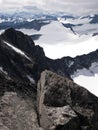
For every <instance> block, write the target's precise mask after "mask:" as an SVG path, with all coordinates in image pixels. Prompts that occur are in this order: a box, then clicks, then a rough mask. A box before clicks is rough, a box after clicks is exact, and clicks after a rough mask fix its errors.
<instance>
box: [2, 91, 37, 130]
mask: <svg viewBox="0 0 98 130" xmlns="http://www.w3.org/2000/svg"><path fill="white" fill-rule="evenodd" d="M0 108H1V111H0V130H3V129H4V130H37V128H38V121H37V114H36V112H35V110H34V106H33V103H32V102H31V101H30V100H27V99H26V100H24V99H22V98H21V97H19V96H18V95H17V93H15V92H5V93H4V96H2V98H1V100H0Z"/></svg>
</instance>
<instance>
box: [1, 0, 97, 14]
mask: <svg viewBox="0 0 98 130" xmlns="http://www.w3.org/2000/svg"><path fill="white" fill-rule="evenodd" d="M25 7H26V9H27V7H29V9H32V10H33V7H36V8H38V9H41V10H43V11H48V12H65V13H68V14H74V15H75V14H76V15H81V14H82V15H86V14H98V0H86V1H85V0H48V1H47V0H37V1H35V0H20V1H18V0H0V11H1V12H2V11H4V10H5V11H10V10H11V9H12V8H13V9H14V10H15V9H19V10H22V9H24V8H25Z"/></svg>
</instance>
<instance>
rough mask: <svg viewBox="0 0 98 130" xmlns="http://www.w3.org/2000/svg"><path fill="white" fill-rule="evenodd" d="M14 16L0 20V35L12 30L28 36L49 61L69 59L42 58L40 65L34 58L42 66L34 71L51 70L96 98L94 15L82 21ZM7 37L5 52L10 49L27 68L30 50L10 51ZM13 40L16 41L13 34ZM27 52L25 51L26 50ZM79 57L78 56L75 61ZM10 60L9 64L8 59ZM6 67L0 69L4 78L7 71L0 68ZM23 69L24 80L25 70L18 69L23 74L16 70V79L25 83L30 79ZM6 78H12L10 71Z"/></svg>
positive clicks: (97, 71) (97, 35)
mask: <svg viewBox="0 0 98 130" xmlns="http://www.w3.org/2000/svg"><path fill="white" fill-rule="evenodd" d="M16 16H17V15H16ZM16 16H11V17H10V16H0V17H1V18H0V29H1V30H0V31H1V32H3V31H4V30H5V29H6V28H9V27H13V28H15V29H16V30H19V31H22V32H23V33H25V34H28V35H29V36H30V37H31V38H32V39H34V41H35V44H36V45H40V46H41V47H43V48H44V50H45V55H46V56H47V57H49V58H52V59H56V58H61V57H63V56H70V57H69V58H61V59H60V60H59V59H58V60H50V59H49V58H45V56H44V58H42V59H43V62H44V63H42V61H41V59H39V58H38V62H39V64H41V65H42V66H41V67H42V68H40V67H39V66H37V67H38V68H40V69H39V70H40V71H42V70H43V69H47V68H48V69H49V68H52V70H54V71H55V72H58V73H61V74H63V75H67V76H68V77H70V78H72V79H73V80H74V81H75V82H76V83H78V84H80V85H82V86H85V87H87V88H88V89H89V90H90V91H91V92H93V93H94V94H96V95H97V96H98V93H97V91H96V90H97V78H98V60H97V53H98V52H97V51H98V50H97V51H96V49H98V15H89V16H82V17H75V16H66V15H63V16H61V15H60V16H58V15H55V16H54V15H40V16H39V17H38V16H37V17H35V16H33V15H30V18H28V17H25V18H24V17H23V16H22V15H21V16H20V17H16ZM7 34H8V31H7ZM9 34H10V33H9ZM4 35H5V32H4ZM10 35H11V36H9V35H7V36H6V37H7V39H5V37H4V41H3V43H4V46H7V48H10V49H12V50H13V51H15V52H17V53H18V55H21V56H22V57H24V58H23V60H22V61H25V60H27V61H26V62H30V63H27V64H30V66H31V61H32V59H31V54H32V52H29V50H30V48H32V47H31V46H29V47H27V46H28V45H27V44H26V45H25V48H24V49H23V48H22V46H17V45H15V46H13V47H12V46H11V45H10V44H12V43H14V42H15V41H10V40H9V37H10V39H11V38H12V36H13V35H12V33H11V34H10ZM2 36H3V35H2ZM20 36H21V35H20ZM13 37H16V33H15V36H13ZM13 39H14V38H13ZM6 40H7V42H6ZM19 42H20V41H19ZM22 42H23V41H22ZM15 47H16V48H15ZM17 48H18V50H17ZM27 48H28V51H27V50H26V49H27ZM34 48H36V47H34ZM34 48H33V49H34ZM10 49H8V50H10ZM8 50H6V51H8ZM16 50H17V51H16ZM35 50H37V49H34V51H35ZM19 52H20V53H19ZM92 52H94V53H92ZM5 53H6V52H5ZM28 53H31V54H28ZM88 53H89V54H88ZM43 54H44V53H43ZM84 54H85V55H84ZM10 55H11V54H10ZM35 55H37V54H34V56H35ZM41 55H42V54H41ZM79 55H82V56H80V57H78V56H79ZM15 56H16V54H15ZM37 57H38V56H37ZM42 57H43V56H42ZM71 57H73V58H71ZM85 57H86V58H85ZM20 59H21V58H20ZM24 59H25V60H24ZM10 60H11V61H13V60H12V59H10ZM1 61H2V60H1ZM46 61H47V62H46ZM14 62H15V66H14V67H15V68H17V66H16V61H14ZM18 62H19V61H18ZM1 63H2V62H1ZM46 63H47V64H46ZM11 64H12V63H11ZM13 64H14V63H13ZM23 64H24V62H23V63H20V62H19V66H24V65H23ZM9 66H10V64H9V65H8V66H5V67H4V66H2V65H1V67H0V70H1V71H2V72H4V73H6V74H8V71H10V70H8V71H6V69H4V68H6V67H7V68H9ZM31 68H32V67H31ZM35 68H36V67H35ZM35 68H34V69H33V70H34V71H35V70H36V69H35ZM26 69H27V70H26V71H27V73H26V76H24V73H25V72H26V71H25V67H23V68H22V70H23V73H21V70H20V69H19V67H18V68H17V70H18V71H19V73H20V75H23V76H24V77H25V78H26V79H27V80H28V79H31V78H32V77H30V76H31V73H30V71H31V69H30V68H29V67H26ZM39 70H38V71H39ZM31 72H32V71H31ZM11 73H12V74H11ZM32 73H33V72H32ZM38 73H39V72H38ZM38 73H37V74H36V76H35V79H34V80H36V79H37V78H38V76H39V74H38ZM10 74H11V75H12V76H13V72H12V70H11V72H10ZM16 75H17V73H16ZM14 76H15V75H14ZM28 77H29V78H28ZM22 78H23V77H22ZM94 84H95V85H94ZM93 85H94V86H95V88H94V89H93V87H92V86H93Z"/></svg>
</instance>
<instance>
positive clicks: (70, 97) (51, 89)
mask: <svg viewBox="0 0 98 130" xmlns="http://www.w3.org/2000/svg"><path fill="white" fill-rule="evenodd" d="M37 101H38V113H39V122H40V125H41V127H43V128H44V129H45V130H97V129H98V98H97V97H96V96H94V95H93V94H91V93H90V92H89V91H88V90H86V89H85V88H83V87H81V86H79V85H77V84H75V83H74V82H73V81H72V80H69V79H68V78H65V77H62V76H60V75H57V74H55V73H53V72H50V71H47V70H46V71H44V72H43V73H42V74H41V78H40V80H39V83H38V99H37Z"/></svg>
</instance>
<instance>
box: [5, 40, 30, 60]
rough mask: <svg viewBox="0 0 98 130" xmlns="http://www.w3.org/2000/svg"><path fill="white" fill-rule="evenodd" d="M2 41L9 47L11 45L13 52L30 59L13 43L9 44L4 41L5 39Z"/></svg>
mask: <svg viewBox="0 0 98 130" xmlns="http://www.w3.org/2000/svg"><path fill="white" fill-rule="evenodd" d="M4 43H5V44H6V45H8V46H9V47H11V48H12V49H13V50H14V51H15V52H17V53H19V54H21V55H23V56H24V57H25V58H26V59H28V60H29V61H31V59H30V58H29V57H28V56H27V55H26V54H25V53H24V52H23V51H21V50H20V49H18V48H16V47H14V46H13V45H11V44H10V43H8V42H6V41H4Z"/></svg>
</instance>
